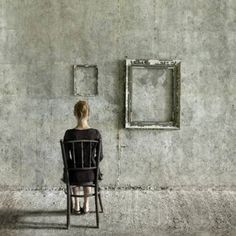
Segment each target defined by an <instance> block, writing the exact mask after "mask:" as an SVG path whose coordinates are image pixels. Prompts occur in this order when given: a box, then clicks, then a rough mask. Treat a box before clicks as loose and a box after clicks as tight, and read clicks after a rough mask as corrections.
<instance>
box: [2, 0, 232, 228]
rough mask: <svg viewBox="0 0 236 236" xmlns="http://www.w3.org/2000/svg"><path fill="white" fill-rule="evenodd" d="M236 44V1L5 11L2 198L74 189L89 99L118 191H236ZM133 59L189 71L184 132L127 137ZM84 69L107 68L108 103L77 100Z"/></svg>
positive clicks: (109, 179)
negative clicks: (76, 137)
mask: <svg viewBox="0 0 236 236" xmlns="http://www.w3.org/2000/svg"><path fill="white" fill-rule="evenodd" d="M235 33H236V2H235V1H234V0H222V1H213V0H198V1H197V0H178V1H175V0H171V1H164V0H135V1H133V0H114V1H111V0H99V1H98V0H97V1H95V0H84V1H83V0H77V1H75V0H74V1H72V0H66V1H63V0H0V115H1V123H0V124H1V129H0V130H1V135H0V151H1V159H0V166H1V172H0V179H1V182H0V185H1V189H2V190H9V189H14V188H20V189H24V190H25V189H41V188H53V187H55V188H58V187H61V186H63V184H62V183H61V182H60V178H61V176H62V158H61V153H60V146H59V139H60V138H62V137H63V135H64V132H65V130H66V129H68V128H73V127H74V126H75V124H76V122H75V119H74V117H73V105H74V104H75V102H76V101H78V100H79V99H87V100H88V101H89V103H90V106H91V117H90V126H92V127H95V128H98V129H99V130H100V131H101V133H102V136H103V143H104V161H103V162H102V164H101V168H102V171H103V173H104V181H103V186H106V187H108V189H109V188H112V189H113V188H116V187H120V188H124V189H125V190H126V191H134V188H136V187H138V188H142V189H148V188H150V187H151V188H153V189H156V190H157V191H158V190H163V189H167V188H169V189H170V188H171V189H181V188H184V189H188V190H189V191H196V190H202V189H203V190H205V189H209V188H214V189H218V190H222V189H224V190H225V189H226V190H227V189H229V190H232V189H235V184H236V162H235V151H236V147H235V143H236V136H235V133H236V122H235V116H236V108H235V98H236V95H235V94H236V79H235V76H236V69H235V68H236V67H235V60H236V53H235V47H236V37H235ZM126 56H127V57H128V58H147V59H149V58H154V59H178V60H181V61H182V64H181V76H182V78H181V80H182V82H181V83H182V84H181V129H180V130H177V131H160V130H127V129H124V128H123V127H124V89H125V87H124V77H123V73H124V72H123V66H122V62H123V60H124V59H125V57H126ZM73 64H97V65H98V70H99V79H98V91H99V95H98V96H95V97H89V98H87V97H79V96H74V95H73V70H72V65H73ZM140 105H142V104H140ZM136 191H138V190H136ZM151 196H152V197H153V199H155V198H154V195H153V194H152V195H151ZM234 223H235V221H234ZM231 225H232V224H231Z"/></svg>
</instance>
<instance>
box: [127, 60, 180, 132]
mask: <svg viewBox="0 0 236 236" xmlns="http://www.w3.org/2000/svg"><path fill="white" fill-rule="evenodd" d="M180 65H181V61H180V60H156V59H149V60H147V59H126V60H125V128H131V129H169V130H171V129H173V130H178V129H180V92H181V91H180V90H181V88H180V77H181V73H180V69H181V68H180ZM134 67H142V68H145V69H148V68H155V69H170V70H171V71H172V77H171V78H172V91H171V95H172V105H171V120H170V121H158V120H156V121H155V120H154V121H145V120H142V121H134V120H132V93H133V91H132V83H133V80H134V78H132V69H133V68H134Z"/></svg>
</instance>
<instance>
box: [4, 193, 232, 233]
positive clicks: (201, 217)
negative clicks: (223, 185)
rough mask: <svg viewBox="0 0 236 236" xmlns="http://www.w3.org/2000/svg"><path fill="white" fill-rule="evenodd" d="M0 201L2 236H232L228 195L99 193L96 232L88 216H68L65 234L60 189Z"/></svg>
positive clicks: (63, 198) (14, 195) (13, 195)
mask: <svg viewBox="0 0 236 236" xmlns="http://www.w3.org/2000/svg"><path fill="white" fill-rule="evenodd" d="M0 199H1V210H0V223H1V226H0V235H3V236H8V235H30V236H31V235H40V236H44V235H50V236H52V235H78V234H80V235H158V236H169V235H170V236H172V235H173V236H174V235H181V236H182V235H191V236H213V235H214V236H236V204H235V202H236V193H235V192H233V191H232V192H230V191H212V190H209V191H205V190H204V191H195V192H193V191H187V190H186V191H183V190H174V191H167V190H165V191H156V190H143V191H140V190H132V191H130V190H117V191H114V190H103V203H104V208H105V212H104V213H101V214H100V228H99V229H96V228H94V226H95V223H96V221H95V214H94V213H93V212H91V213H90V214H87V215H82V216H78V215H73V216H72V217H71V228H70V229H69V230H66V229H65V223H66V211H65V207H66V195H65V194H64V192H63V191H62V190H53V189H51V190H46V191H31V190H29V191H4V192H1V193H0ZM209 199H212V200H211V201H209V202H208V200H209ZM140 206H142V207H141V208H140ZM91 210H92V211H93V210H94V205H93V201H92V199H91ZM196 216H198V217H196Z"/></svg>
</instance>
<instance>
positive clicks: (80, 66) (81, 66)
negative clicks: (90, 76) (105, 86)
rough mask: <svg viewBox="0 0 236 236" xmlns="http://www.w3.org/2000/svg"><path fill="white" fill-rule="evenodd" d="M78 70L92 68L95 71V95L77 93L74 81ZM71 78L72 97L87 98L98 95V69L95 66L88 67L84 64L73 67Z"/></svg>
mask: <svg viewBox="0 0 236 236" xmlns="http://www.w3.org/2000/svg"><path fill="white" fill-rule="evenodd" d="M79 68H94V69H95V79H96V88H95V89H96V91H95V94H86V93H84V94H80V93H77V90H76V81H75V71H76V70H77V69H79ZM73 77H74V95H79V96H88V97H94V96H96V95H98V67H97V65H88V64H84V65H74V66H73Z"/></svg>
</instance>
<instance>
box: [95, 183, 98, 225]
mask: <svg viewBox="0 0 236 236" xmlns="http://www.w3.org/2000/svg"><path fill="white" fill-rule="evenodd" d="M95 208H96V223H97V228H99V212H98V190H97V188H96V189H95Z"/></svg>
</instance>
